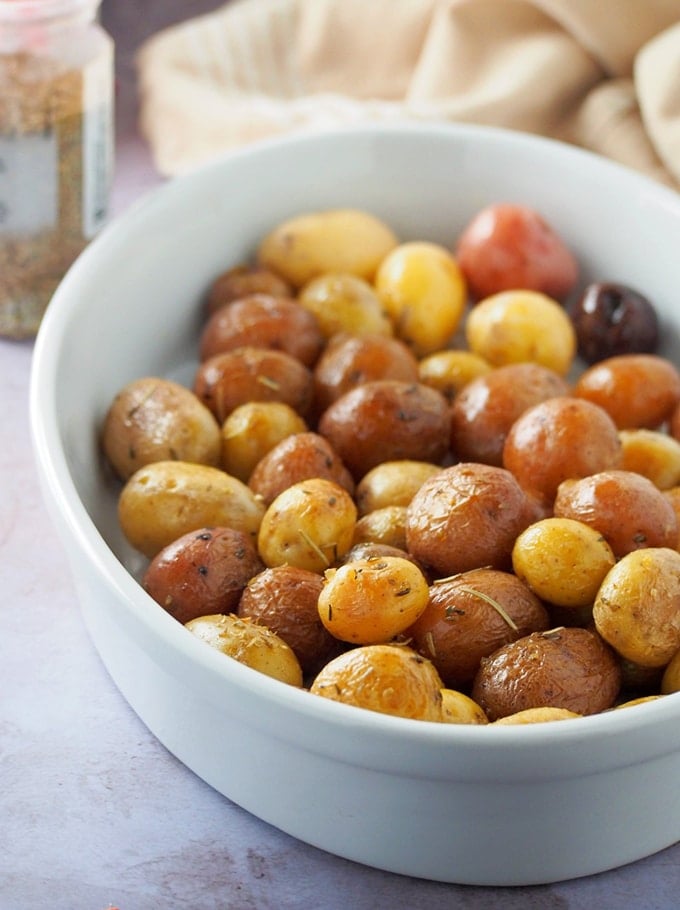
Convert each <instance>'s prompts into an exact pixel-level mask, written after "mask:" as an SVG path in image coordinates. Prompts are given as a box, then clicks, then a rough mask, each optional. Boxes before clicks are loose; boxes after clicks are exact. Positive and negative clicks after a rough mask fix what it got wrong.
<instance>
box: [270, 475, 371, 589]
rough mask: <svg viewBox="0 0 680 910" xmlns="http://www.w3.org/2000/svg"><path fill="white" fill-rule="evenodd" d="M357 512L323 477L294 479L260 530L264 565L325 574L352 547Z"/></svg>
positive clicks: (343, 493) (340, 489)
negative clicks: (296, 568)
mask: <svg viewBox="0 0 680 910" xmlns="http://www.w3.org/2000/svg"><path fill="white" fill-rule="evenodd" d="M356 519H357V510H356V506H355V505H354V501H353V500H352V497H351V496H350V495H349V493H348V492H347V490H345V488H344V487H341V486H340V485H339V484H337V483H334V482H333V481H330V480H326V479H324V478H321V477H312V478H310V479H309V480H303V481H300V482H299V483H295V484H293V485H292V486H290V487H288V488H287V489H285V490H284V491H283V492H282V493H280V494H279V495H278V496H277V497H276V499H275V500H274V501H273V502H272V504H271V505H270V506H269V507H268V508H267V510H266V512H265V514H264V517H263V518H262V523H261V525H260V531H259V534H258V549H259V552H260V556H261V558H262V560H263V561H264V563H265V565H267V566H269V567H272V566H280V565H284V564H285V563H287V564H289V565H292V566H298V567H299V568H301V569H309V571H310V572H324V571H325V570H326V569H327V568H329V567H330V566H332V565H333V564H334V563H336V562H337V561H338V560H339V559H340V558H341V557H342V556H343V555H344V554H345V553H346V552H347V550H349V548H350V547H351V546H352V537H353V534H354V525H355V523H356Z"/></svg>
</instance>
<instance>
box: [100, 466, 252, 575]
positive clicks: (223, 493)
mask: <svg viewBox="0 0 680 910" xmlns="http://www.w3.org/2000/svg"><path fill="white" fill-rule="evenodd" d="M264 511H265V507H264V504H263V503H261V502H260V501H259V500H258V499H257V498H256V497H255V495H254V493H253V492H252V490H250V489H249V488H248V487H247V486H246V485H245V484H244V483H242V482H241V481H240V480H237V479H236V478H235V477H231V476H230V475H229V474H226V473H225V472H224V471H220V470H219V469H218V468H213V467H209V466H207V465H196V464H189V463H187V462H183V461H158V462H155V463H154V464H150V465H147V466H146V467H144V468H141V469H140V470H139V471H136V472H135V473H134V474H133V475H132V477H130V479H129V480H128V481H127V483H126V484H125V486H124V487H123V489H122V490H121V493H120V496H119V498H118V520H119V522H120V526H121V529H122V531H123V534H124V535H125V537H126V539H127V540H128V542H129V543H130V545H131V546H132V547H134V548H135V549H136V550H138V551H139V552H140V553H143V554H144V555H145V556H147V557H148V558H149V559H152V558H153V557H154V556H155V555H156V554H157V553H158V552H159V551H160V550H162V549H163V547H166V546H168V544H170V543H172V542H173V541H174V540H177V538H178V537H181V536H182V535H183V534H187V533H189V532H190V531H195V530H196V529H198V528H204V527H224V526H226V527H232V528H236V529H237V530H240V531H244V532H245V533H246V534H247V535H248V536H250V537H251V538H255V537H256V535H257V532H258V530H259V527H260V523H261V521H262V517H263V515H264Z"/></svg>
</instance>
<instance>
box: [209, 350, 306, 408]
mask: <svg viewBox="0 0 680 910" xmlns="http://www.w3.org/2000/svg"><path fill="white" fill-rule="evenodd" d="M194 393H195V394H196V395H197V397H198V398H199V400H200V401H202V402H203V404H204V405H205V406H206V407H207V408H209V410H210V411H212V413H213V414H214V415H215V417H216V418H217V420H218V421H219V423H220V424H221V423H223V422H224V420H226V418H227V417H228V416H229V414H231V412H232V411H233V410H234V409H235V408H237V407H238V406H239V405H242V404H247V403H248V402H250V401H282V402H283V403H284V404H288V405H290V406H291V408H293V410H294V411H296V412H297V413H298V414H299V415H300V416H301V417H305V416H306V415H307V413H308V412H309V410H310V408H311V406H312V401H313V398H314V381H313V378H312V373H311V371H310V370H309V369H308V368H307V367H306V366H305V365H304V364H303V363H301V362H300V361H299V360H297V358H295V357H292V356H291V355H290V354H286V353H285V351H272V350H268V349H266V348H256V347H241V348H236V349H235V350H233V351H224V352H223V353H222V354H215V356H214V357H209V358H208V359H207V360H205V361H204V362H203V363H201V364H200V365H199V367H198V369H197V371H196V375H195V376H194Z"/></svg>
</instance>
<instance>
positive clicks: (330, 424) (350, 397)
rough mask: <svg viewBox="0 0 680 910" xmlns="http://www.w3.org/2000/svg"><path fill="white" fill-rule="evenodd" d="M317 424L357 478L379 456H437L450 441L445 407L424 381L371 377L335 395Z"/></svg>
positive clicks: (433, 458)
mask: <svg viewBox="0 0 680 910" xmlns="http://www.w3.org/2000/svg"><path fill="white" fill-rule="evenodd" d="M318 429H319V433H321V435H322V436H325V437H326V439H328V441H329V442H330V443H331V445H332V446H333V448H334V449H335V451H336V452H337V453H338V455H339V456H340V458H341V459H342V461H343V462H344V464H345V465H346V466H347V468H348V469H349V471H350V473H351V474H352V476H353V477H354V479H355V480H357V481H358V480H360V479H361V478H362V477H363V476H364V474H366V473H368V471H370V470H371V468H374V467H375V466H376V465H378V464H380V463H381V462H383V461H399V460H403V459H406V460H413V461H430V462H435V463H438V462H439V461H441V460H442V459H443V458H444V456H445V455H446V453H447V452H448V447H449V409H448V404H447V401H446V399H445V398H444V396H443V395H440V394H439V392H436V391H435V390H434V389H430V388H429V387H428V386H424V385H421V384H420V383H417V382H399V381H397V380H391V379H382V380H375V381H374V382H367V383H365V384H364V385H360V386H357V387H356V388H355V389H351V390H350V391H349V392H346V393H345V394H344V395H343V396H342V397H341V398H338V399H337V401H334V402H333V404H331V405H330V406H329V407H328V408H326V410H325V411H324V412H323V414H322V415H321V417H320V419H319V423H318Z"/></svg>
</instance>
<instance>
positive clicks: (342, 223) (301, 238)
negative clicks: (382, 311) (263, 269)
mask: <svg viewBox="0 0 680 910" xmlns="http://www.w3.org/2000/svg"><path fill="white" fill-rule="evenodd" d="M397 243H398V240H397V237H396V236H395V234H394V232H393V231H392V230H391V228H390V227H388V225H386V224H385V223H384V222H383V221H381V220H380V219H379V218H377V217H376V216H375V215H372V214H371V213H369V212H364V211H361V210H360V209H352V208H340V209H327V210H325V211H318V212H307V213H303V214H300V215H296V216H293V217H292V218H289V219H288V220H286V221H284V222H283V223H281V224H279V225H277V226H276V227H275V228H274V229H273V230H271V231H270V232H269V233H268V234H267V235H266V236H265V237H264V238H263V239H262V241H261V243H260V245H259V247H258V251H257V260H258V263H259V264H260V265H264V266H267V267H268V268H270V269H272V270H273V271H275V272H276V273H277V274H279V275H281V276H282V277H283V278H284V279H285V280H286V281H288V282H290V283H291V284H292V285H294V286H295V287H298V288H299V287H302V285H304V284H306V283H307V282H308V281H311V280H312V279H313V278H316V277H317V276H318V275H323V274H325V273H326V272H349V273H350V274H352V275H357V276H358V277H359V278H364V279H365V280H366V281H372V279H373V276H374V275H375V273H376V270H377V268H378V265H379V264H380V262H381V261H382V259H384V257H385V256H386V255H387V253H389V251H390V250H391V249H393V248H394V247H395V246H396V245H397Z"/></svg>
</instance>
